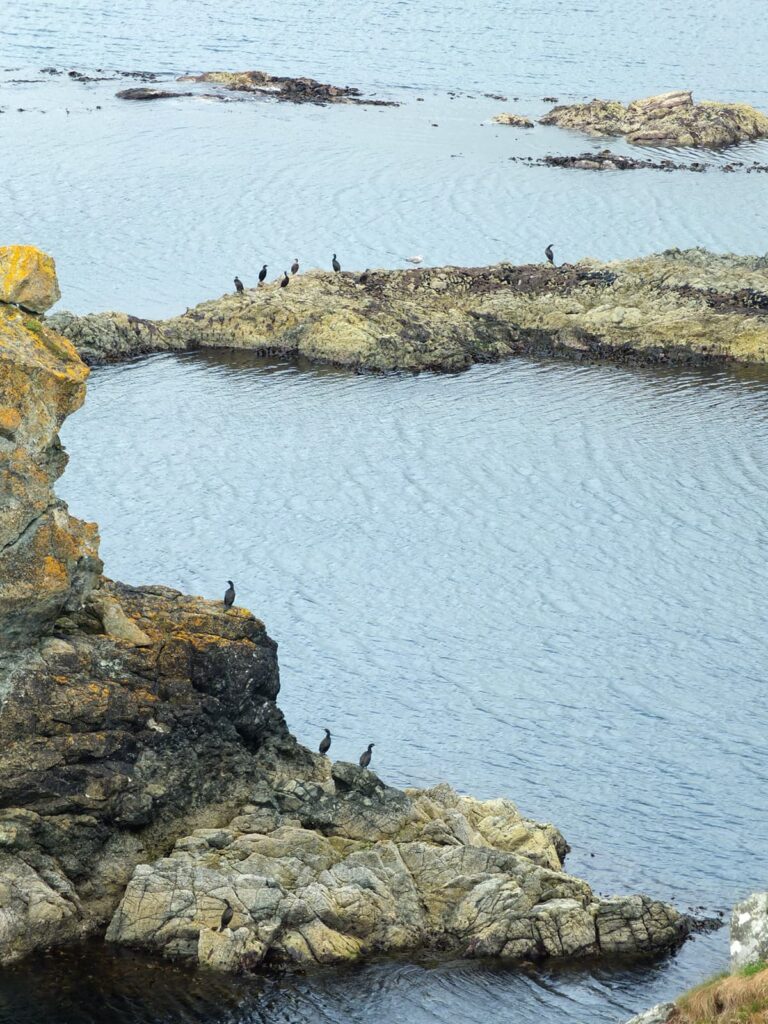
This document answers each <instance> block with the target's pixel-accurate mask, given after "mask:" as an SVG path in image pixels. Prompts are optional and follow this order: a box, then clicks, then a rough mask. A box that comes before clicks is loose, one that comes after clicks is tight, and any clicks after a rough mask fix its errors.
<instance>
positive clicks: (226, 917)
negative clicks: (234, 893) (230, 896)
mask: <svg viewBox="0 0 768 1024" xmlns="http://www.w3.org/2000/svg"><path fill="white" fill-rule="evenodd" d="M224 902H225V903H226V906H225V908H224V913H223V914H222V915H221V924H220V925H219V931H220V932H223V931H224V929H225V928H228V927H229V922H230V921H231V920H232V918H233V917H234V916H235V912H234V910H233V909H232V904H231V903H230V902H229V900H224Z"/></svg>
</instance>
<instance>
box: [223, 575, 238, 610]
mask: <svg viewBox="0 0 768 1024" xmlns="http://www.w3.org/2000/svg"><path fill="white" fill-rule="evenodd" d="M227 583H228V584H229V586H228V587H227V589H226V590H225V591H224V607H225V608H231V607H232V605H233V604H234V603H235V584H234V583H233V582H232V580H227Z"/></svg>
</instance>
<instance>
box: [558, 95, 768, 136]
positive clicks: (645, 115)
mask: <svg viewBox="0 0 768 1024" xmlns="http://www.w3.org/2000/svg"><path fill="white" fill-rule="evenodd" d="M539 123H540V124H551V125H557V126H558V127H560V128H571V129H575V130H577V131H584V132H588V133H589V134H591V135H623V136H626V138H627V141H628V142H632V143H635V145H638V146H692V147H696V148H699V149H722V148H723V147H725V146H733V145H735V144H736V143H738V142H745V141H748V140H752V139H762V138H767V137H768V117H767V116H766V115H765V114H763V113H761V112H760V111H759V110H756V109H755V108H754V107H751V106H749V104H747V103H711V102H704V103H694V102H693V96H692V94H691V93H690V92H688V91H678V92H668V93H662V94H661V95H659V96H649V97H648V98H647V99H642V100H634V101H633V102H632V103H630V104H629V105H628V106H624V104H623V103H619V102H617V101H616V100H598V99H595V100H592V101H591V102H590V103H574V104H571V105H567V106H559V107H554V108H553V109H552V110H550V111H549V113H548V114H545V115H544V117H542V118H540V119H539Z"/></svg>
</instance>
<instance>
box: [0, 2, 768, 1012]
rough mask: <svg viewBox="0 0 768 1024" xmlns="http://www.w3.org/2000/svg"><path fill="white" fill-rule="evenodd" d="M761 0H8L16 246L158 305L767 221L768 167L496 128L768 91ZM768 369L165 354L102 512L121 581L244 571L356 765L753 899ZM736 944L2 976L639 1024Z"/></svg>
mask: <svg viewBox="0 0 768 1024" xmlns="http://www.w3.org/2000/svg"><path fill="white" fill-rule="evenodd" d="M763 14H764V12H763V8H762V5H761V4H759V3H758V2H757V0H738V2H736V3H731V4H729V5H725V4H718V5H710V8H708V9H707V11H706V12H703V11H702V9H701V5H700V4H696V3H693V2H692V0H678V2H674V3H672V2H669V3H657V4H654V5H653V8H652V10H648V11H644V12H640V13H638V9H637V6H636V4H633V3H631V2H630V0H612V2H609V3H603V4H582V5H578V4H577V5H576V6H574V5H573V4H570V3H569V4H566V3H561V2H556V3H549V4H546V5H545V4H533V3H531V2H521V3H517V4H514V5H513V4H510V3H504V2H501V3H495V4H480V3H470V2H469V0H445V2H442V3H440V4H436V3H427V2H422V3H417V4H415V3H410V4H406V3H393V2H383V0H371V2H369V3H366V4H364V5H360V4H358V3H351V2H349V0H339V2H337V3H334V4H325V3H315V4H311V5H310V4H304V3H299V2H298V0H283V2H281V3H279V4H277V3H272V2H266V3H262V4H259V5H257V6H256V7H255V8H252V9H248V8H247V7H246V5H243V4H241V3H240V4H235V3H232V2H231V0H217V2H215V3H214V2H213V0H186V2H184V3H183V4H182V3H178V2H171V0H155V2H150V0H137V2H134V3H132V4H130V5H122V6H120V5H115V4H112V3H108V2H106V0H72V2H63V0H24V2H22V0H10V2H6V4H5V6H4V8H3V32H2V35H0V68H4V69H5V70H3V71H2V72H0V109H2V110H3V113H2V114H1V115H0V141H1V142H2V146H3V154H4V157H5V160H4V170H3V174H2V176H0V224H2V226H3V227H2V230H3V237H2V239H1V240H2V241H26V242H32V243H35V244H38V245H40V246H41V247H42V248H44V249H46V250H47V251H49V252H51V253H53V254H54V255H55V257H56V260H57V265H58V269H59V274H60V279H61V283H62V291H63V293H64V299H63V302H62V307H65V308H71V309H75V310H77V311H81V312H85V311H89V310H97V309H106V308H119V309H125V310H127V311H129V312H132V313H136V314H139V315H152V316H164V315H170V314H173V313H177V312H179V311H181V310H183V309H184V308H185V307H186V306H188V305H192V304H194V303H196V302H198V301H200V300H201V299H204V298H207V297H210V296H213V295H218V294H220V293H221V292H222V291H224V290H225V289H229V288H231V281H232V277H233V276H234V274H235V273H238V274H239V275H240V276H241V277H242V278H243V280H244V281H246V283H251V282H252V281H253V279H254V277H255V274H256V272H257V270H258V267H259V266H260V265H261V263H262V262H265V261H266V262H268V263H269V265H270V269H271V271H272V272H273V273H274V274H275V276H278V275H279V274H280V272H281V271H282V269H283V268H284V267H285V266H287V265H288V264H289V263H290V260H291V259H292V258H293V257H294V256H296V255H298V256H299V257H300V259H301V261H302V263H303V265H304V266H307V267H308V266H312V265H318V266H327V265H328V263H329V260H330V255H331V253H332V252H334V251H336V252H338V253H339V254H340V257H341V259H342V263H343V265H344V266H345V268H352V267H356V266H359V267H365V266H370V267H376V266H402V265H403V263H402V259H403V257H405V256H408V255H411V254H413V253H421V254H423V255H424V257H425V263H427V264H439V263H446V262H454V263H461V264H483V263H488V262H494V261H497V260H500V259H513V260H520V261H528V260H536V259H540V258H541V254H542V251H543V248H544V246H545V245H546V244H547V242H554V243H555V249H556V253H557V255H558V258H559V259H564V260H566V259H567V260H574V259H577V258H579V257H581V256H586V255H592V256H597V257H600V258H606V259H609V258H619V257H625V256H634V255H637V254H639V253H642V252H648V251H653V250H658V249H661V248H664V247H666V246H673V245H675V246H681V247H682V246H688V245H706V246H708V247H710V248H713V249H716V250H729V249H732V250H735V251H740V252H763V251H765V248H766V242H765V239H766V237H768V223H767V219H768V215H766V212H765V211H766V205H765V195H764V194H765V179H764V177H761V176H760V175H743V174H739V175H736V174H734V175H725V174H719V173H716V172H715V171H714V170H713V171H711V172H710V173H708V174H705V175H695V176H694V175H686V174H658V173H654V172H634V173H626V174H617V175H608V174H604V175H590V174H582V173H578V172H574V171H557V170H552V169H548V168H536V169H531V168H528V167H524V166H522V165H520V164H516V163H512V162H510V160H509V159H508V158H509V157H510V156H513V155H533V156H538V155H541V154H544V153H548V152H580V151H582V150H584V149H587V148H590V147H592V146H597V147H601V146H602V145H604V143H603V142H602V141H600V142H594V141H592V140H588V139H585V138H583V137H580V136H577V135H572V134H569V133H565V132H560V131H558V130H557V129H546V128H542V127H540V126H537V127H536V128H535V129H534V130H532V131H529V132H523V131H515V130H513V129H509V128H500V127H493V126H491V125H490V124H489V119H490V117H491V116H492V115H493V114H495V113H498V112H499V111H500V110H501V109H512V110H516V111H519V112H521V113H526V114H530V115H532V116H538V115H539V114H540V113H542V112H543V111H544V110H546V109H547V107H548V104H547V103H545V102H544V101H543V99H542V97H544V96H549V95H554V96H559V97H560V99H561V100H568V99H583V98H587V99H588V98H591V96H593V95H601V96H606V97H609V96H610V97H616V98H620V99H623V100H628V99H631V98H633V97H636V96H640V95H647V94H650V93H653V92H658V91H661V90H664V89H668V88H680V87H693V88H694V90H695V93H696V95H697V97H699V98H709V99H721V100H747V101H749V102H752V103H754V104H755V105H757V106H759V107H762V108H763V109H768V85H766V83H765V80H764V75H762V73H761V69H762V67H763V64H764V53H765V49H766V42H768V40H767V39H766V36H767V35H768V32H767V31H766V28H765V19H764V17H763ZM46 65H54V66H58V67H61V68H65V69H67V68H72V67H74V68H78V69H81V70H93V69H95V68H99V67H103V68H121V69H129V70H133V69H138V68H140V69H147V70H153V71H160V72H164V73H167V74H168V75H169V76H172V75H175V74H178V73H183V72H185V71H187V70H204V69H209V68H243V67H257V68H263V69H265V70H268V71H271V72H273V73H287V74H310V75H314V76H315V77H318V78H321V79H324V80H328V81H332V82H335V83H337V84H352V85H359V86H361V87H362V88H364V89H365V90H367V91H368V92H370V93H372V94H375V95H377V96H380V97H388V98H395V99H397V100H399V101H401V103H402V105H401V106H400V107H398V108H386V109H375V108H369V109H366V108H358V107H345V106H341V107H339V106H335V107H328V108H324V109H318V108H314V107H312V108H307V107H292V106H289V105H286V104H280V105H277V104H273V103H270V102H268V101H255V100H248V101H246V102H232V103H227V104H218V103H213V102H210V101H206V100H204V99H179V100H171V101H167V102H164V103H160V104H149V105H134V104H128V103H124V102H122V101H119V100H117V99H115V97H114V93H115V91H116V90H117V89H118V88H121V87H122V86H123V85H124V82H120V83H117V82H114V81H107V82H94V83H90V84H87V85H83V84H79V83H76V82H73V81H70V80H69V79H68V78H66V76H64V77H53V78H50V77H48V76H45V75H41V74H40V70H39V69H40V68H42V67H44V66H46ZM14 69H15V70H14ZM450 92H455V93H456V94H457V95H456V97H455V98H452V97H451V95H449V93H450ZM486 92H494V93H497V92H498V93H502V94H504V95H505V96H507V97H508V99H507V100H504V101H499V100H494V99H491V98H489V97H487V96H484V95H483V94H484V93H486ZM515 97H517V99H515ZM419 98H421V99H422V100H423V102H419ZM19 108H22V109H21V110H19ZM614 148H616V149H619V150H625V149H626V147H625V146H623V144H621V143H617V144H616V145H615V147H614ZM653 155H658V154H653ZM664 155H668V154H664ZM738 155H739V156H741V157H743V158H747V159H760V160H763V161H765V160H766V159H768V146H766V145H765V144H757V145H753V146H747V147H743V148H742V149H741V150H740V151H739V154H738ZM684 156H685V154H684ZM706 159H707V160H708V161H710V162H711V163H713V164H716V163H717V162H718V161H722V160H723V159H726V158H725V157H723V156H717V155H709V156H707V158H706ZM766 394H767V393H766V387H765V381H763V380H761V379H759V378H750V377H746V378H737V377H733V376H729V375H724V374H716V375H710V376H705V377H701V376H690V375H686V374H680V373H675V374H662V375H660V374H656V373H636V372H628V371H625V370H618V369H612V368H608V367H600V368H591V367H589V368H586V367H569V366H565V365H547V364H539V363H534V362H527V361H518V362H515V363H511V364H508V365H505V366H500V367H477V368H475V369H474V370H472V371H471V372H469V373H467V374H464V375H462V376H460V377H449V378H446V377H439V378H438V377H429V376H423V377H420V378H416V379H413V378H400V377H393V378H387V379H379V378H375V379H374V378H366V377H351V376H347V375H344V374H336V373H327V372H324V373H319V372H317V371H312V372H306V371H305V372H299V371H298V370H296V369H295V368H291V367H286V366H269V365H265V364H263V363H260V362H259V361H257V360H253V359H250V358H249V357H248V356H247V355H246V356H242V355H241V356H238V357H227V356H226V355H225V354H218V355H216V356H215V357H214V356H211V357H205V356H197V357H167V358H156V359H151V360H148V361H146V362H142V363H138V364H131V365H128V366H124V367H115V368H110V369H103V370H99V371H97V372H96V373H95V374H94V375H93V378H92V382H91V389H90V393H89V398H88V401H87V403H86V407H85V408H84V410H83V411H82V412H81V413H79V414H78V415H77V416H76V417H74V418H73V419H72V420H71V421H70V422H69V423H68V424H67V425H66V427H65V431H64V440H65V442H66V444H67V446H68V448H69V449H70V453H71V455H72V462H71V465H70V468H69V469H68V471H67V473H66V475H65V477H64V479H63V480H62V485H61V492H62V494H63V495H64V496H65V497H66V498H67V499H68V500H69V501H70V502H71V504H72V507H73V509H74V511H75V512H76V513H78V514H80V515H82V516H84V517H87V518H94V519H97V520H98V521H99V523H100V524H101V529H102V538H103V544H102V551H103V554H104V557H105V560H106V564H107V571H108V572H109V573H110V574H112V575H114V576H116V577H119V578H123V579H126V580H128V581H133V582H162V583H168V584H171V585H174V586H179V587H181V588H183V589H187V590H191V591H192V592H199V593H204V594H206V595H208V596H219V593H220V591H221V588H222V581H224V580H226V579H227V578H229V577H233V578H234V579H235V580H236V582H237V584H238V589H239V592H240V594H241V596H242V597H243V600H244V601H246V602H247V603H248V604H249V605H250V606H251V607H252V608H253V610H254V611H255V612H257V613H258V614H260V615H262V616H263V617H264V619H265V621H266V622H267V624H268V627H269V629H270V632H271V633H272V635H274V636H275V638H276V639H278V640H279V642H280V654H281V666H282V672H283V682H284V689H283V694H282V698H281V700H282V704H283V706H284V708H285V710H286V713H287V715H288V718H289V721H290V724H291V726H292V728H293V729H294V730H295V732H296V733H297V735H299V737H300V738H301V739H302V740H305V741H306V742H308V743H315V742H317V740H318V739H319V736H320V731H321V728H322V726H324V725H326V724H327V725H329V726H331V727H332V728H333V729H334V733H335V734H336V735H337V741H336V742H337V746H336V748H335V753H336V754H337V756H345V757H346V756H351V755H354V754H356V753H357V752H358V751H359V749H360V745H361V739H363V738H364V739H365V742H367V741H368V739H369V738H374V737H376V742H377V747H376V751H377V764H376V767H377V768H378V769H379V771H380V772H381V774H382V775H383V776H384V778H386V779H388V780H389V781H391V782H393V783H397V784H400V783H415V784H421V783H432V782H434V781H436V780H439V779H448V780H449V781H451V782H452V783H453V784H454V785H456V786H457V787H459V788H460V789H463V790H466V791H471V792H474V793H477V794H479V795H484V796H492V795H497V794H504V795H508V796H511V797H512V798H513V799H515V800H516V801H517V802H518V803H519V804H520V806H521V807H522V808H523V810H524V811H526V812H527V813H529V814H531V815H533V816H536V817H539V818H543V819H551V820H553V821H555V822H556V823H557V824H558V825H559V826H560V827H561V828H562V829H563V831H564V832H565V834H566V836H567V837H568V839H569V840H570V841H571V843H572V844H573V847H574V850H573V853H572V855H571V858H570V862H569V867H570V869H571V870H572V871H573V872H574V873H576V874H582V875H584V876H585V877H587V878H589V879H590V881H592V882H593V884H594V885H595V887H596V888H597V889H599V890H601V891H605V892H608V891H628V890H636V889H643V890H646V891H648V892H651V893H653V894H654V895H657V896H660V897H663V898H669V899H673V900H674V901H675V902H677V903H678V904H679V905H680V906H682V907H683V908H686V907H688V906H689V905H696V906H702V905H703V906H705V907H706V908H707V909H708V910H714V909H717V908H727V907H729V906H730V904H731V903H732V901H733V900H734V899H735V898H737V897H739V896H742V895H744V894H745V893H747V892H748V891H750V890H751V889H754V888H764V887H765V877H766V872H767V870H768V853H767V852H766V851H768V843H767V842H766V840H767V839H768V834H767V833H766V825H765V822H766V820H768V818H767V817H766V813H765V812H766V809H767V808H766V800H765V795H764V794H765V791H766V790H765V783H766V771H765V734H766V724H768V723H766V713H765V707H764V700H763V689H764V666H765V661H766V658H765V655H766V645H765V608H766V597H767V596H768V594H767V588H766V580H765V570H764V565H765V562H766V527H767V526H768V522H767V521H766V512H765V509H766V507H767V506H766V501H765V472H766V451H768V446H767V445H766V442H767V441H768V415H767V413H768V405H767V404H766V402H767V399H766ZM225 413H226V414H227V415H229V416H230V422H232V423H233V424H234V426H233V427H232V428H231V429H230V430H228V431H224V432H223V431H222V430H221V429H220V423H221V419H222V416H223V415H224V414H225ZM726 945H727V943H726V936H725V934H724V933H723V932H721V933H719V934H715V935H710V936H708V937H706V938H701V939H698V940H696V941H695V942H693V943H690V944H689V945H687V946H686V947H685V948H684V950H683V951H682V952H681V953H680V954H679V956H677V957H676V958H674V959H672V960H669V961H666V962H664V963H662V964H657V965H653V966H645V967H638V968H635V969H632V970H628V969H623V970H615V969H609V968H606V967H601V968H598V969H595V970H590V969H586V968H580V969H577V970H567V971H552V972H535V973H531V974H528V973H524V972H519V971H509V970H500V969H497V968H496V967H494V966H492V965H477V964H471V965H467V964H449V965H445V964H443V965H435V964H418V965H409V964H375V965H369V966H366V967H363V968H360V969H356V970H352V971H348V972H343V973H340V974H339V973H331V974H325V975H320V976H316V977H307V978H290V979H285V980H283V981H278V982H274V983H273V982H270V983H264V984H261V983H259V984H258V985H255V986H251V985H248V984H241V983H240V982H234V981H232V982H225V983H222V984H220V983H218V982H216V983H214V982H212V981H205V980H204V979H203V980H199V979H198V980H191V979H190V978H189V977H188V976H187V975H185V974H183V973H182V974H177V973H176V972H174V971H171V970H169V969H168V968H167V967H166V966H162V967H157V966H156V965H147V966H146V967H142V966H141V965H137V964H136V963H134V962H133V961H127V962H126V961H125V960H123V959H121V960H119V961H117V962H115V963H112V964H109V965H103V964H102V965H98V966H94V963H93V961H92V960H89V959H88V957H86V958H85V959H82V958H78V957H75V958H72V959H69V958H59V957H55V958H52V959H51V960H48V961H42V962H34V963H29V964H25V965H21V966H20V967H18V968H17V969H16V970H14V971H9V972H5V973H4V974H2V975H0V1020H3V1021H5V1020H8V1021H11V1020H13V1021H32V1020H34V1021H41V1020H42V1021H46V1022H48V1024H65V1022H67V1024H69V1022H75V1021H76V1022H78V1024H79V1022H85V1021H89V1022H90V1021H96V1022H98V1024H102V1022H106V1021H110V1022H112V1021H118V1022H123V1021H125V1022H131V1024H136V1022H138V1021H153V1022H154V1021H160V1020H162V1021H173V1022H177V1021H178V1022H182V1021H183V1022H186V1021H202V1022H206V1024H212V1022H214V1021H216V1022H218V1021H232V1022H237V1024H241V1022H251V1021H254V1022H255V1021H259V1022H262V1021H264V1022H269V1024H272V1022H277V1021H286V1022H287V1021H290V1022H292V1024H293V1022H303V1021H308V1022H309V1021H312V1022H315V1021H318V1020H321V1021H332V1022H339V1024H347V1022H350V1024H351V1022H355V1024H358V1022H360V1024H362V1022H366V1024H367V1022H369V1021H373V1020H374V1019H376V1020H390V1019H391V1020H395V1019H398V1020H407V1021H409V1022H414V1024H422V1022H424V1024H426V1022H432V1021H441V1022H446V1024H452V1022H458V1021H461V1022H474V1021H485V1020H488V1019H499V1020H502V1019H508V1020H516V1021H521V1022H531V1024H533V1022H534V1021H535V1022H537V1024H539V1022H541V1021H547V1022H552V1024H561V1022H562V1024H565V1022H573V1024H592V1022H597V1024H615V1022H618V1021H621V1020H623V1019H624V1018H625V1017H627V1016H629V1015H630V1013H631V1012H633V1011H635V1010H638V1009H641V1008H644V1007H645V1006H647V1005H650V1004H651V1003H653V1002H655V1001H657V1000H659V999H660V998H663V997H669V996H673V995H675V994H676V993H677V992H679V991H680V990H681V989H683V988H684V987H686V986H687V985H690V984H692V983H695V982H697V981H699V980H700V979H701V978H702V977H703V976H704V975H706V974H708V973H711V972H712V971H715V970H719V969H720V968H721V967H722V966H723V964H724V962H725V958H726Z"/></svg>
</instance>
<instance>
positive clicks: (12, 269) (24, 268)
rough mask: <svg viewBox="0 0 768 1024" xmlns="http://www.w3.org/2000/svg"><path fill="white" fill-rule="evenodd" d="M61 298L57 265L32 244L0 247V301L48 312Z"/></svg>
mask: <svg viewBox="0 0 768 1024" xmlns="http://www.w3.org/2000/svg"><path fill="white" fill-rule="evenodd" d="M60 298H61V292H60V291H59V282H58V280H57V278H56V264H55V263H54V261H53V259H52V257H51V256H48V255H46V253H44V252H40V250H39V249H36V248H35V247H34V246H32V245H6V246H2V247H0V302H12V303H14V304H16V305H18V306H23V307H24V309H30V310H32V312H34V313H45V311H46V310H47V309H50V308H51V306H52V305H53V304H54V303H55V302H58V301H59V299H60Z"/></svg>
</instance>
